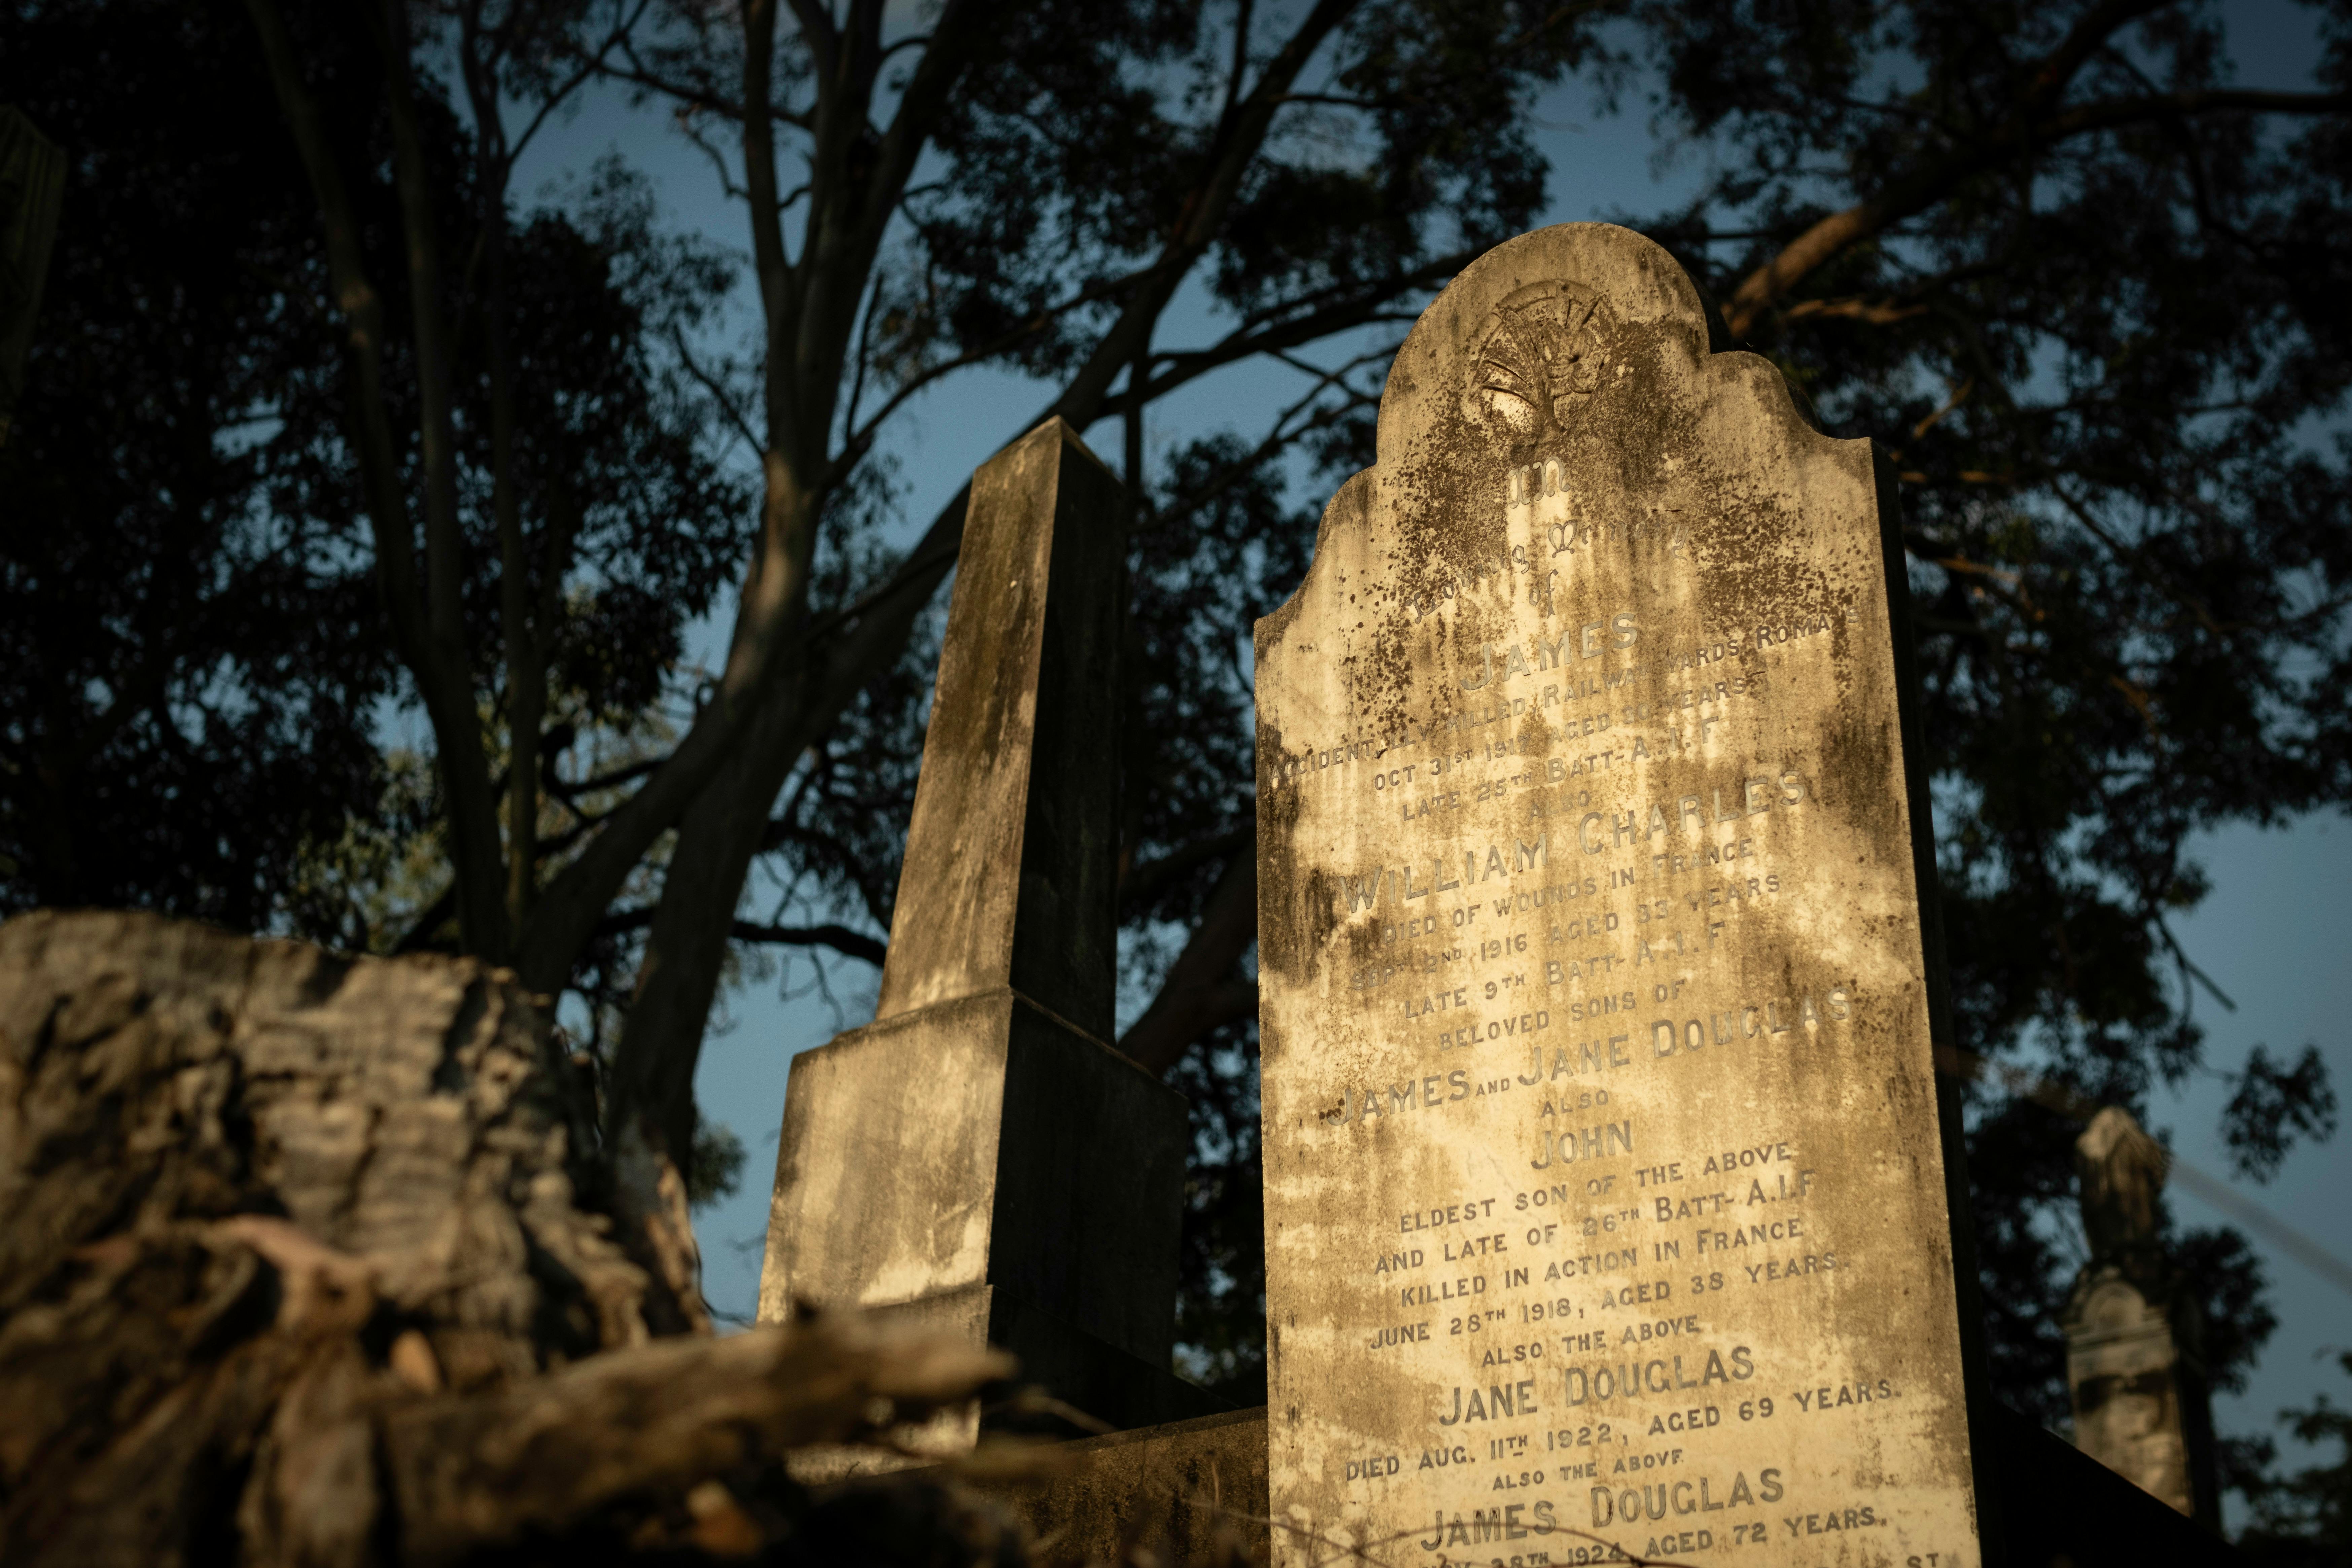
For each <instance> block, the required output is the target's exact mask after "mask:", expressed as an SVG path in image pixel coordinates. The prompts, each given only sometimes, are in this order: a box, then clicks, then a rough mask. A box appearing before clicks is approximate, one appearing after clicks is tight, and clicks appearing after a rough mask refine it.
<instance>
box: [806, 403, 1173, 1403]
mask: <svg viewBox="0 0 2352 1568" xmlns="http://www.w3.org/2000/svg"><path fill="white" fill-rule="evenodd" d="M1119 515H1120V513H1119V501H1118V482H1117V481H1116V480H1115V479H1112V478H1111V476H1110V473H1109V471H1108V469H1106V468H1103V466H1102V465H1101V464H1100V463H1099V462H1098V461H1097V459H1096V458H1095V457H1094V456H1093V454H1092V453H1090V452H1088V451H1087V449H1086V447H1084V445H1082V444H1081V443H1080V442H1079V440H1078V438H1077V436H1076V433H1075V432H1074V431H1072V430H1071V429H1070V427H1069V426H1067V425H1066V424H1064V423H1063V422H1062V421H1061V420H1059V419H1055V420H1050V421H1048V422H1047V423H1046V424H1045V425H1043V426H1039V427H1038V428H1037V429H1036V430H1034V431H1033V432H1031V433H1030V434H1029V435H1028V436H1026V437H1023V438H1022V439H1021V440H1020V441H1018V442H1016V443H1014V444H1013V446H1012V447H1008V448H1007V449H1006V450H1005V451H1004V452H1003V454H1001V455H1000V456H998V457H997V458H994V459H993V460H992V461H991V462H989V463H988V464H987V465H985V466H984V467H982V468H981V469H980V470H979V472H978V473H976V474H975V475H974V476H973V477H972V485H971V504H970V510H969V512H968V516H967V521H966V522H965V525H964V534H963V543H962V548H961V554H960V556H959V565H958V571H957V576H956V583H955V588H954V591H953V594H952V595H951V596H950V602H949V610H948V625H947V633H946V640H945V646H944V647H943V648H942V649H941V652H940V676H939V685H938V688H937V690H936V692H935V694H934V696H933V700H932V708H931V720H930V729H929V734H928V735H927V737H926V739H925V742H924V748H923V768H922V774H921V777H920V780H919V783H918V784H917V787H916V792H915V809H914V816H913V819H912V821H911V822H910V824H909V826H908V834H907V855H906V861H905V864H904V867H903V868H902V869H901V872H900V875H899V881H898V905H897V909H896V910H895V912H894V914H893V917H892V921H891V927H890V947H889V953H888V957H887V961H886V963H885V964H884V967H883V972H882V988H881V996H880V1001H879V1005H877V1008H876V1012H875V1018H874V1022H873V1023H872V1024H870V1025H868V1026H866V1027H865V1028H862V1029H856V1030H853V1031H851V1032H850V1033H848V1034H845V1035H844V1036H842V1037H840V1038H839V1039H836V1040H835V1041H834V1042H833V1043H832V1044H830V1045H827V1046H825V1047H822V1048H820V1049H817V1050H814V1051H810V1052H807V1053H806V1054H804V1055H803V1056H801V1057H799V1058H795V1059H794V1061H793V1068H792V1078H791V1083H790V1087H789V1088H788V1089H787V1091H786V1100H785V1105H784V1120H783V1131H782V1145H781V1147H780V1148H779V1150H778V1152H777V1161H776V1186H775V1194H774V1197H773V1200H772V1207H771V1212H770V1219H769V1229H768V1249H767V1256H766V1259H765V1263H764V1266H763V1268H762V1270H761V1282H760V1316H761V1320H762V1321H776V1320H779V1319H782V1318H783V1317H786V1316H787V1315H789V1313H790V1312H791V1310H792V1307H793V1303H794V1302H795V1301H808V1302H812V1303H814V1304H817V1305H820V1306H833V1307H857V1308H863V1309H866V1310H871V1311H876V1312H878V1313H880V1314H881V1315H883V1316H885V1317H888V1318H894V1319H900V1320H910V1321H916V1322H919V1323H920V1324H922V1325H924V1326H925V1327H928V1328H931V1329H935V1330H938V1331H945V1332H951V1333H957V1334H961V1335H963V1336H965V1337H967V1338H970V1339H971V1340H973V1341H975V1342H979V1341H987V1342H992V1343H995V1344H999V1345H1003V1346H1004V1347H1005V1348H1007V1349H1009V1350H1011V1351H1013V1352H1014V1353H1015V1354H1016V1355H1017V1356H1019V1357H1020V1359H1021V1363H1022V1375H1023V1377H1024V1379H1025V1380H1029V1381H1034V1382H1037V1383H1042V1384H1045V1385H1047V1386H1048V1387H1049V1388H1050V1389H1051V1390H1052V1391H1053V1392H1054V1393H1055V1394H1056V1395H1058V1396H1059V1397H1060V1398H1062V1399H1063V1400H1064V1401H1066V1402H1067V1403H1069V1404H1071V1405H1076V1406H1077V1407H1078V1408H1079V1409H1082V1410H1085V1411H1087V1412H1088V1413H1089V1414H1091V1415H1095V1416H1097V1418H1099V1419H1101V1420H1104V1421H1107V1422H1108V1423H1110V1424H1111V1425H1113V1426H1141V1425H1144V1424H1146V1423H1149V1422H1152V1421H1160V1420H1168V1419H1172V1418H1176V1417H1180V1416H1187V1415H1198V1414H1201V1413H1202V1411H1203V1410H1205V1409H1213V1408H1214V1407H1215V1402H1213V1401H1210V1400H1207V1399H1206V1396H1204V1395H1202V1394H1200V1391H1199V1390H1197V1389H1193V1388H1192V1386H1191V1385H1190V1384H1184V1383H1182V1382H1181V1381H1180V1380H1178V1379H1177V1378H1176V1377H1175V1376H1174V1375H1173V1374H1172V1373H1171V1372H1170V1370H1169V1358H1170V1352H1171V1347H1172V1342H1173V1338H1174V1333H1175V1300H1176V1267H1177V1247H1178V1237H1179V1229H1180V1226H1181V1212H1182V1201H1183V1200H1182V1193H1183V1179H1184V1151H1185V1147H1186V1139H1187V1137H1188V1126H1187V1119H1186V1112H1185V1106H1184V1100H1183V1098H1182V1096H1181V1095H1179V1094H1177V1093H1176V1092H1175V1091H1174V1090H1172V1089H1169V1088H1168V1087H1167V1086H1165V1085H1164V1084H1162V1083H1160V1081H1159V1080H1158V1079H1154V1078H1152V1077H1151V1076H1150V1075H1149V1074H1147V1073H1145V1072H1144V1071H1143V1070H1142V1069H1141V1068H1138V1067H1137V1066H1136V1065H1135V1064H1134V1063H1133V1062H1131V1061H1129V1059H1128V1058H1126V1057H1124V1056H1121V1055H1120V1054H1119V1053H1118V1051H1117V1050H1115V1049H1114V1048H1113V1047H1111V1046H1110V1045H1109V1044H1108V1041H1109V1040H1110V1038H1111V1030H1112V989H1113V984H1114V979H1115V974H1114V970H1115V965H1116V961H1117V918H1116V911H1115V910H1114V907H1113V903H1112V897H1113V893H1114V891H1115V886H1116V881H1117V847H1118V818H1117V807H1118V772H1117V769H1116V767H1115V766H1114V765H1113V763H1112V762H1111V761H1110V759H1111V758H1113V757H1114V756H1115V755H1116V748H1115V747H1114V746H1113V745H1112V744H1111V743H1110V737H1111V736H1112V735H1113V733H1114V732H1115V731H1116V728H1117V718H1118V709H1117V700H1118V680H1117V673H1116V672H1117V668H1118V626H1119V600H1118V585H1119V572H1120V534H1119V525H1118V518H1119Z"/></svg>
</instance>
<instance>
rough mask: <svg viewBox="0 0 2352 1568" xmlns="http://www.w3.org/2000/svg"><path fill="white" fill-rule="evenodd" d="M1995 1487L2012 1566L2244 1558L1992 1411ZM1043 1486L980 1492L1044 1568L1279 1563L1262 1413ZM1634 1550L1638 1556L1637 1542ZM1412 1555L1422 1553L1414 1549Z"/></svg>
mask: <svg viewBox="0 0 2352 1568" xmlns="http://www.w3.org/2000/svg"><path fill="white" fill-rule="evenodd" d="M1990 1425H1991V1427H1992V1429H1993V1430H1994V1431H1995V1432H1996V1433H1997V1434H1998V1435H1999V1436H2000V1438H2001V1441H2000V1442H1999V1443H1998V1444H1996V1445H1994V1446H1993V1450H1992V1454H1991V1456H1990V1457H1991V1459H1992V1464H1991V1466H1990V1472H1991V1478H1992V1480H1993V1484H1994V1485H1996V1486H1997V1487H1999V1488H2000V1498H1999V1499H1998V1501H1999V1503H2000V1516H2001V1519H2002V1521H2003V1528H2004V1530H2005V1531H2006V1532H2007V1535H2008V1539H2009V1551H2008V1553H2007V1555H2006V1557H2005V1558H2002V1559H1995V1560H1994V1561H1995V1562H1996V1563H2001V1564H2003V1565H2004V1568H2057V1565H2058V1564H2061V1563H2064V1564H2071V1568H2148V1565H2149V1564H2152V1563H2206V1564H2217V1565H2226V1564H2228V1563H2236V1562H2240V1561H2242V1557H2241V1554H2240V1553H2239V1552H2238V1551H2237V1549H2236V1548H2235V1547H2233V1546H2231V1545H2229V1544H2228V1543H2226V1542H2222V1541H2221V1540H2220V1539H2219V1538H2217V1537H2215V1536H2214V1535H2212V1534H2210V1533H2209V1532H2207V1531H2204V1530H2203V1529H2200V1527H2199V1526H2198V1525H2196V1524H2195V1523H2193V1522H2191V1521H2189V1520H2187V1519H2184V1518H2182V1517H2181V1516H2180V1515H2179V1514H2178V1513H2176V1512H2174V1511H2173V1510H2171V1509H2169V1508H2167V1507H2166V1506H2165V1505H2164V1504H2162V1503H2160V1502H2158V1501H2157V1500H2156V1499H2154V1498H2152V1497H2150V1496H2148V1495H2147V1493H2146V1492H2144V1491H2142V1490H2140V1489H2138V1488H2137V1487H2136V1486H2133V1485H2132V1484H2131V1483H2130V1482H2129V1481H2126V1480H2125V1479H2123V1478H2122V1477H2120V1476H2118V1475H2116V1473H2115V1472H2114V1471H2112V1470H2109V1469H2108V1468H2105V1466H2103V1465H2101V1464H2099V1463H2098V1462H2097V1461H2096V1460H2095V1459H2093V1458H2090V1457H2089V1456H2087V1455H2085V1454H2083V1453H2081V1452H2079V1451H2078V1450H2076V1449H2075V1448H2074V1447H2070V1446H2069V1445H2068V1444H2066V1443H2065V1442H2063V1441H2062V1440H2061V1439H2059V1438H2057V1437H2054V1436H2051V1434H2049V1433H2048V1432H2045V1431H2043V1430H2042V1427H2041V1426H2038V1425H2037V1424H2035V1423H2034V1422H2032V1421H2030V1420H2028V1419H2026V1418H2025V1417H2024V1416H2022V1415H2018V1414H2016V1413H2015V1412H2014V1411H2011V1410H2009V1409H2007V1408H2006V1407H2003V1408H2000V1409H1999V1410H1997V1411H1996V1412H1995V1414H1994V1416H1993V1419H1992V1422H1991V1424H1990ZM1063 1451H1064V1452H1065V1453H1066V1454H1067V1455H1068V1457H1069V1460H1070V1468H1068V1470H1067V1471H1066V1472H1065V1473H1064V1474H1062V1475H1060V1476H1057V1477H1055V1478H1054V1479H1051V1480H1046V1481H1022V1482H1008V1483H998V1484H994V1485H984V1486H982V1490H984V1491H987V1492H989V1493H990V1494H991V1495H992V1496H994V1497H995V1498H996V1499H997V1500H999V1501H1000V1502H1002V1503H1003V1504H1004V1505H1005V1506H1006V1507H1007V1508H1008V1509H1010V1510H1012V1511H1013V1514H1014V1515H1015V1516H1016V1517H1018V1518H1019V1519H1020V1520H1021V1521H1022V1522H1023V1523H1024V1524H1025V1525H1026V1526H1027V1527H1028V1529H1029V1531H1030V1534H1031V1537H1032V1538H1033V1539H1034V1540H1035V1541H1036V1542H1039V1543H1040V1550H1039V1551H1038V1552H1037V1553H1036V1557H1037V1561H1038V1562H1039V1563H1049V1564H1059V1563H1120V1562H1125V1561H1127V1560H1128V1556H1129V1549H1130V1548H1133V1547H1135V1546H1142V1547H1145V1548H1147V1549H1149V1550H1150V1551H1151V1552H1153V1553H1155V1554H1156V1555H1157V1556H1158V1557H1159V1559H1160V1561H1161V1562H1163V1563H1184V1564H1201V1563H1222V1562H1225V1561H1229V1560H1230V1559H1231V1558H1232V1557H1233V1556H1234V1555H1235V1554H1240V1555H1244V1556H1246V1557H1247V1558H1248V1559H1249V1560H1250V1561H1252V1562H1255V1563H1265V1562H1267V1561H1269V1560H1270V1552H1269V1546H1270V1536H1269V1527H1268V1525H1267V1522H1266V1477H1265V1459H1266V1447H1265V1408H1264V1407H1263V1406H1261V1407H1259V1408H1258V1409H1255V1410H1235V1411H1231V1412H1228V1413H1227V1414H1225V1415H1210V1416H1205V1417H1202V1418H1201V1419H1198V1420H1192V1421H1178V1422H1172V1423H1171V1424H1169V1425H1167V1426H1153V1427H1148V1428H1145V1429H1144V1430H1142V1431H1138V1432H1118V1433H1114V1434H1112V1435H1111V1436H1108V1437H1090V1438H1087V1439H1086V1440H1084V1441H1082V1442H1076V1443H1069V1444H1065V1445H1063ZM1636 1549H1637V1550H1638V1544H1637V1547H1636ZM1407 1555H1408V1556H1413V1555H1417V1553H1407Z"/></svg>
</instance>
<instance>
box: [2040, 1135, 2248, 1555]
mask: <svg viewBox="0 0 2352 1568" xmlns="http://www.w3.org/2000/svg"><path fill="white" fill-rule="evenodd" d="M2168 1162H2169V1157H2168V1155H2167V1154H2166V1152H2165V1150H2164V1146H2163V1145H2162V1144H2160V1143H2158V1142H2157V1141H2156V1140H2155V1139H2153V1138H2150V1137H2149V1136H2148V1135H2147V1133H2146V1132H2145V1131H2141V1129H2140V1125H2139V1123H2138V1122H2137V1121H2133V1120H2132V1118H2131V1114H2130V1113H2129V1112H2128V1111H2126V1110H2121V1109H2120V1108H2118V1107H2116V1106H2109V1107H2107V1108H2106V1109H2105V1110H2102V1111H2100V1112H2099V1113H2098V1115H2096V1116H2095V1117H2093V1118H2092V1119H2091V1124H2090V1126H2089V1127H2088V1128H2086V1129H2085V1130H2084V1132H2083V1135H2082V1137H2080V1138H2078V1139H2077V1140H2075V1142H2074V1168H2075V1173H2076V1176H2077V1178H2078V1180H2079V1181H2080V1184H2081V1198H2082V1205H2083V1232H2084V1237H2086V1238H2087V1239H2088V1240H2089V1242H2090V1248H2091V1256H2090V1259H2089V1261H2088V1262H2086V1263H2084V1266H2083V1268H2082V1271H2081V1273H2080V1274H2078V1275H2077V1276H2076V1277H2075V1280H2074V1290H2073V1292H2072V1293H2071V1294H2070V1295H2069V1297H2068V1299H2067V1302H2066V1310H2065V1314H2064V1317H2063V1327H2064V1328H2065V1331H2066V1390H2067V1394H2068V1396H2069V1398H2070V1400H2071V1401H2072V1403H2073V1405H2074V1444H2075V1447H2079V1448H2081V1449H2082V1450H2083V1452H2084V1453H2086V1454H2088V1455H2090V1456H2091V1458H2095V1459H2096V1460H2098V1461H2099V1463H2101V1464H2103V1465H2105V1466H2106V1467H2107V1468H2109V1469H2111V1470H2113V1471H2115V1472H2116V1474H2117V1475H2119V1476H2121V1477H2123V1478H2124V1479H2126V1480H2128V1481H2130V1482H2131V1483H2132V1484H2133V1485H2134V1486H2136V1487H2138V1488H2139V1489H2141V1490H2142V1491H2144V1492H2147V1494H2148V1495H2149V1496H2150V1497H2153V1498H2156V1499H2158V1500H2160V1501H2162V1502H2163V1503H2165V1504H2166V1505H2167V1506H2168V1507H2170V1508H2173V1509H2176V1510H2179V1512H2181V1513H2185V1514H2188V1515H2189V1516H2190V1517H2191V1518H2196V1519H2201V1520H2203V1521H2206V1522H2207V1523H2208V1524H2210V1525H2211V1526H2213V1527H2214V1528H2216V1529H2219V1528H2220V1524H2221V1482H2220V1475H2219V1470H2218V1466H2217V1464H2216V1458H2217V1456H2216V1455H2215V1453H2214V1447H2213V1412H2212V1403H2211V1400H2212V1395H2211V1393H2210V1389H2209V1387H2208V1385H2207V1383H2206V1377H2205V1362H2204V1354H2203V1350H2204V1347H2203V1343H2202V1341H2203V1338H2204V1336H2203V1333H2202V1323H2201V1321H2200V1310H2199V1308H2198V1305H2197V1302H2196V1299H2195V1297H2194V1295H2193V1294H2192V1293H2190V1292H2189V1291H2188V1290H2186V1289H2182V1288H2181V1287H2182V1283H2183V1282H2182V1281H2181V1280H2180V1279H2179V1278H2178V1276H2177V1273H2176V1271H2175V1270H2173V1269H2171V1268H2168V1267H2166V1263H2165V1258H2164V1256H2163V1252H2162V1247H2161V1244H2160V1243H2159V1242H2158V1239H2157V1196H2158V1193H2160V1192H2161V1191H2162V1190H2163V1187H2164V1177H2165V1168H2166V1166H2167V1164H2168Z"/></svg>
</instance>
